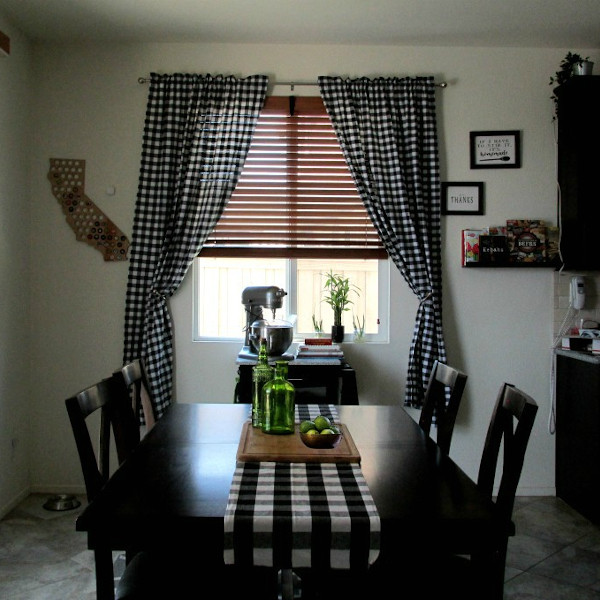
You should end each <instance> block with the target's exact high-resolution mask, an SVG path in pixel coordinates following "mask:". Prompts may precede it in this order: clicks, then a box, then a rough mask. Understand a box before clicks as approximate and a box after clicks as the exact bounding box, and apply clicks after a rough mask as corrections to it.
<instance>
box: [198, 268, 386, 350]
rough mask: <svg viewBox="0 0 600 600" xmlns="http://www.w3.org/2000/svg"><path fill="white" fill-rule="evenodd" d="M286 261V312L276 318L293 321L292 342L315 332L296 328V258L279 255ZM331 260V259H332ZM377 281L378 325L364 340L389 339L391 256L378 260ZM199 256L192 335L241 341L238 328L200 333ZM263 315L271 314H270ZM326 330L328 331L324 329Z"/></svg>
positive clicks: (350, 335)
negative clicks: (234, 332)
mask: <svg viewBox="0 0 600 600" xmlns="http://www.w3.org/2000/svg"><path fill="white" fill-rule="evenodd" d="M282 260H285V261H287V276H286V280H287V288H286V290H285V291H286V292H287V293H288V295H287V296H286V302H287V314H283V313H281V311H279V312H278V313H277V318H281V319H286V320H290V321H291V322H292V323H293V325H294V342H299V341H301V340H303V339H304V338H305V337H307V336H312V335H314V331H308V332H303V331H300V332H299V331H297V323H296V320H295V315H296V314H297V310H298V307H297V305H296V302H297V269H296V264H297V259H295V258H287V259H282ZM331 262H333V260H331ZM377 266H378V268H377V271H378V273H377V282H378V313H377V314H378V318H379V327H378V332H377V333H367V334H365V336H364V338H363V342H365V343H389V339H390V260H389V259H388V260H378V261H377ZM199 269H200V267H199V259H195V260H194V264H193V267H192V270H193V285H192V288H193V291H192V313H193V336H192V340H193V341H194V342H211V343H214V342H242V343H243V341H244V335H243V333H242V332H240V336H239V337H214V336H202V335H200V332H199V320H200V319H199V315H200V306H201V305H200V303H201V302H202V301H203V291H202V290H201V289H200V277H199ZM239 309H240V312H243V310H244V307H243V306H242V303H241V290H240V294H239ZM265 318H270V315H268V316H266V317H265ZM324 333H325V334H327V332H324ZM353 337H354V335H353V331H346V332H345V336H344V343H346V342H351V341H353Z"/></svg>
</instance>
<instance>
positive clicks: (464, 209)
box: [442, 181, 483, 215]
mask: <svg viewBox="0 0 600 600" xmlns="http://www.w3.org/2000/svg"><path fill="white" fill-rule="evenodd" d="M442 214H443V215H482V214H483V182H482V181H452V182H450V181H444V182H443V183H442Z"/></svg>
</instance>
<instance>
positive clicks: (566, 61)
mask: <svg viewBox="0 0 600 600" xmlns="http://www.w3.org/2000/svg"><path fill="white" fill-rule="evenodd" d="M593 66H594V63H593V62H591V61H590V57H589V56H586V57H585V58H583V57H582V56H581V55H580V54H576V53H573V52H567V55H566V56H565V57H564V58H563V59H562V61H561V63H560V65H559V70H558V71H556V73H555V74H554V75H553V76H552V77H550V85H552V86H554V88H557V87H559V86H561V85H562V84H563V83H566V82H567V81H568V80H569V79H571V77H573V76H574V75H591V74H592V68H593ZM550 98H551V99H552V100H553V101H554V106H555V111H554V119H556V110H557V108H558V97H557V96H556V93H553V94H552V96H550Z"/></svg>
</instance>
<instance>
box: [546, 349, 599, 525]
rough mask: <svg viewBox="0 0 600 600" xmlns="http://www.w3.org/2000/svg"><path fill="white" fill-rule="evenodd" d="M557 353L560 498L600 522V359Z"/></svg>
mask: <svg viewBox="0 0 600 600" xmlns="http://www.w3.org/2000/svg"><path fill="white" fill-rule="evenodd" d="M560 352H561V351H557V356H556V495H557V496H558V497H559V498H562V499H563V500H564V501H565V502H567V503H568V504H570V505H571V506H572V507H573V508H574V509H575V510H577V511H579V512H580V513H581V514H582V515H584V516H585V517H587V518H588V519H590V520H591V521H594V522H595V523H600V357H597V356H592V355H586V354H582V353H577V352H571V353H570V354H567V352H568V351H562V352H564V353H565V354H560Z"/></svg>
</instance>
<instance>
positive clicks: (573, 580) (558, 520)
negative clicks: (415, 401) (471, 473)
mask: <svg viewBox="0 0 600 600" xmlns="http://www.w3.org/2000/svg"><path fill="white" fill-rule="evenodd" d="M46 499H47V496H43V495H31V496H29V498H27V499H26V500H25V501H24V502H22V503H21V504H20V505H19V506H18V507H17V508H16V509H15V510H13V511H12V512H11V513H10V514H8V515H7V516H6V517H5V518H4V519H3V520H2V521H0V598H1V599H2V600H59V599H60V600H95V599H96V593H95V582H94V570H93V569H94V562H93V556H92V553H91V552H90V551H88V550H87V549H86V540H85V535H84V534H82V533H78V532H76V531H75V528H74V522H75V517H76V516H77V514H78V512H79V511H80V510H81V508H79V509H75V510H71V511H66V512H52V511H47V510H45V509H44V508H43V504H44V502H45V501H46ZM81 500H82V505H83V504H85V500H84V499H83V498H82V499H81ZM514 520H515V524H516V529H517V535H516V536H515V537H514V538H511V540H510V542H509V553H508V558H507V568H506V584H505V592H504V597H505V600H534V599H539V600H575V599H576V600H600V527H598V526H595V525H593V524H591V523H590V522H589V521H587V520H586V519H585V518H583V517H582V516H581V515H579V514H578V513H576V512H575V511H573V510H572V509H571V508H570V507H569V506H568V505H566V504H565V503H564V502H562V501H561V500H560V499H557V498H551V497H543V498H541V497H528V498H523V497H521V498H518V499H517V502H516V504H515V511H514ZM116 556H117V554H115V557H116ZM482 600H485V599H482Z"/></svg>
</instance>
